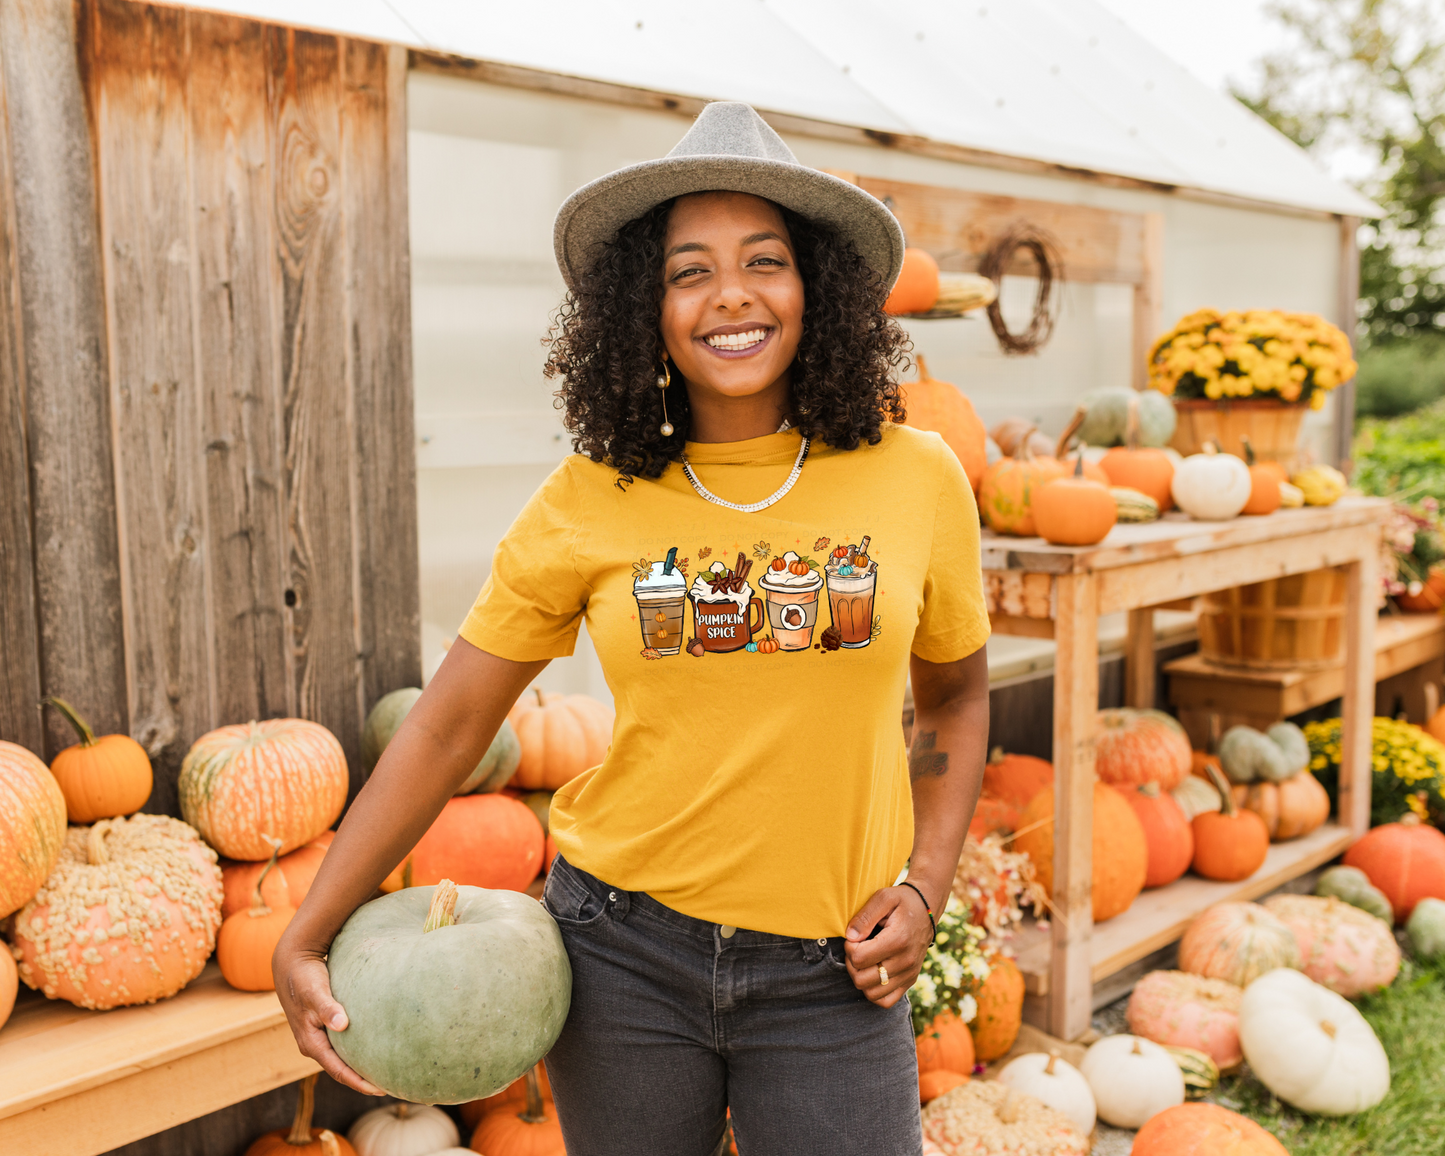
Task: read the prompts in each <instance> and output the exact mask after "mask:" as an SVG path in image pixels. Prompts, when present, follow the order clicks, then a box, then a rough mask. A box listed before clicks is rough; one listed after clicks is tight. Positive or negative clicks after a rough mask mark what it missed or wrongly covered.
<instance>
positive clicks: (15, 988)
mask: <svg viewBox="0 0 1445 1156" xmlns="http://www.w3.org/2000/svg"><path fill="white" fill-rule="evenodd" d="M19 991H20V974H19V972H17V971H16V970H15V957H14V956H13V955H11V954H10V952H9V950H8V949H6V948H3V947H0V1028H3V1027H4V1026H5V1021H6V1020H8V1019H9V1018H10V1013H11V1012H12V1011H14V1010H15V996H16V995H17V994H18V993H19Z"/></svg>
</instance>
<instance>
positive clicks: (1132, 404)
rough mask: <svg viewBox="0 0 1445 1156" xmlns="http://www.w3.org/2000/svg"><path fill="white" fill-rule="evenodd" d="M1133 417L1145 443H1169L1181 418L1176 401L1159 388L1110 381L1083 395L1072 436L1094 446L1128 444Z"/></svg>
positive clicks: (1139, 440) (1076, 413)
mask: <svg viewBox="0 0 1445 1156" xmlns="http://www.w3.org/2000/svg"><path fill="white" fill-rule="evenodd" d="M1131 417H1132V419H1133V422H1134V424H1135V425H1136V426H1137V429H1138V434H1137V441H1138V444H1140V445H1143V446H1166V445H1168V444H1169V439H1170V438H1172V437H1173V436H1174V427H1175V425H1176V424H1177V422H1178V420H1179V419H1178V416H1177V415H1176V413H1175V410H1174V406H1173V403H1171V402H1170V400H1169V399H1168V398H1167V397H1165V396H1164V395H1163V394H1162V393H1160V392H1159V391H1158V390H1152V389H1146V390H1136V389H1130V388H1129V387H1128V386H1118V385H1106V386H1104V387H1103V388H1101V389H1091V390H1090V391H1089V392H1088V393H1086V394H1084V396H1083V397H1082V398H1080V399H1079V408H1078V409H1077V410H1076V411H1075V421H1071V422H1070V423H1069V425H1070V426H1071V427H1074V428H1071V429H1070V430H1069V436H1076V437H1077V438H1078V439H1079V441H1082V442H1088V443H1089V444H1090V445H1094V446H1117V445H1121V444H1125V443H1126V440H1127V438H1128V436H1129V425H1130V419H1131ZM1075 422H1077V425H1075Z"/></svg>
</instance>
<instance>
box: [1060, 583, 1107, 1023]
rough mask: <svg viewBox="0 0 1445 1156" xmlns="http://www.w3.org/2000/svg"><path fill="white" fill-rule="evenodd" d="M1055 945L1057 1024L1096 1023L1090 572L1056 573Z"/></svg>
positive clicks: (1095, 701)
mask: <svg viewBox="0 0 1445 1156" xmlns="http://www.w3.org/2000/svg"><path fill="white" fill-rule="evenodd" d="M1056 583H1057V585H1056V602H1055V605H1056V611H1055V616H1054V617H1055V626H1054V641H1055V642H1056V644H1057V646H1058V650H1057V652H1056V654H1055V657H1054V886H1053V911H1051V912H1050V918H1051V919H1052V920H1053V935H1052V938H1053V952H1052V955H1051V956H1050V963H1049V1031H1050V1032H1052V1033H1053V1034H1054V1035H1056V1036H1058V1037H1060V1038H1061V1039H1065V1040H1073V1039H1077V1038H1078V1037H1079V1036H1081V1035H1083V1034H1084V1033H1085V1032H1086V1031H1088V1029H1089V1020H1090V1018H1091V1017H1092V1015H1093V975H1092V962H1091V960H1090V957H1089V940H1090V938H1091V936H1092V934H1093V927H1094V912H1093V867H1094V863H1093V861H1094V843H1093V839H1094V730H1095V726H1096V720H1097V715H1098V710H1099V642H1098V618H1099V611H1098V590H1097V588H1096V586H1095V582H1094V576H1093V575H1092V574H1090V573H1083V574H1066V575H1061V576H1060V577H1059V578H1058V579H1057V580H1056Z"/></svg>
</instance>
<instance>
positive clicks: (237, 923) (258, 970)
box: [216, 839, 296, 991]
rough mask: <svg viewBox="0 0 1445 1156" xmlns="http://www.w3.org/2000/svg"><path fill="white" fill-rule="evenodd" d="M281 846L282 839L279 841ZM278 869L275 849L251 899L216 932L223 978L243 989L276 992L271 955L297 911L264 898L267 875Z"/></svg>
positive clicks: (252, 892) (217, 959) (217, 949)
mask: <svg viewBox="0 0 1445 1156" xmlns="http://www.w3.org/2000/svg"><path fill="white" fill-rule="evenodd" d="M276 846H277V847H280V846H281V840H279V839H277V840H276ZM275 869H276V852H275V851H272V852H271V858H270V859H269V860H267V862H266V866H265V867H263V868H262V869H261V874H260V875H259V876H258V877H257V879H256V885H255V886H254V887H253V888H252V889H251V902H250V904H249V905H248V906H247V907H246V908H245V909H244V910H242V911H238V912H236V913H235V914H234V915H230V916H227V917H226V919H225V921H224V922H223V923H222V924H221V930H220V932H219V933H218V934H217V935H216V963H217V964H219V965H220V968H221V977H222V978H223V979H224V980H225V981H226V982H227V983H229V984H230V985H231V986H232V987H234V988H237V989H238V990H240V991H275V990H276V981H275V979H274V978H273V977H272V975H271V956H272V955H273V954H275V951H276V945H277V944H278V943H280V942H281V933H282V932H283V931H285V930H286V925H287V924H288V923H290V922H291V917H292V916H293V915H295V914H296V908H294V907H292V906H291V905H290V904H289V903H287V904H280V905H278V906H275V907H272V906H270V905H269V904H267V903H266V901H265V900H264V899H262V897H261V886H262V884H264V883H265V882H266V876H267V875H269V874H271V873H273V872H274V871H275Z"/></svg>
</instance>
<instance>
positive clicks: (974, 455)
mask: <svg viewBox="0 0 1445 1156" xmlns="http://www.w3.org/2000/svg"><path fill="white" fill-rule="evenodd" d="M913 360H914V361H916V362H917V363H918V380H917V381H911V382H907V383H905V384H903V385H901V386H899V390H900V391H901V392H902V394H903V408H904V409H905V410H906V411H907V414H908V416H907V418H906V419H905V420H904V424H905V425H910V426H912V427H913V428H914V429H924V430H931V431H932V432H934V433H936V434H938V436H939V437H941V438H943V441H944V444H945V445H947V446H948V448H949V449H951V450H952V451H953V452H954V455H955V456H956V457H957V458H958V461H959V464H960V465H962V466H963V472H964V473H965V474H967V475H968V484H969V485H971V486H972V487H973V492H974V493H975V494H977V493H978V486H979V483H980V482H982V481H983V472H984V470H985V469H987V468H988V455H987V454H986V453H985V452H984V440H985V438H986V436H987V435H986V433H985V431H984V428H983V422H982V420H980V418H979V416H978V414H977V413H976V412H975V411H974V408H973V402H971V401H969V400H968V398H967V397H966V396H965V395H964V394H963V393H962V392H961V391H960V390H959V388H958V386H956V385H953V384H952V383H950V382H947V381H937V380H935V379H934V378H932V377H930V376H929V375H928V365H927V363H926V362H925V361H924V360H923V355H922V354H921V353H920V354H914V357H913Z"/></svg>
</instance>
